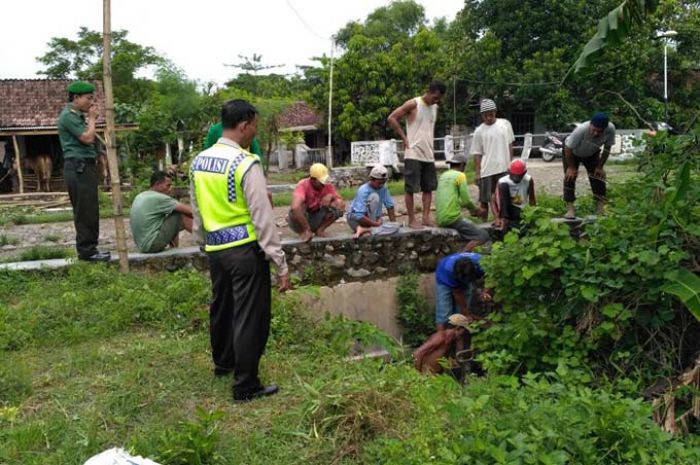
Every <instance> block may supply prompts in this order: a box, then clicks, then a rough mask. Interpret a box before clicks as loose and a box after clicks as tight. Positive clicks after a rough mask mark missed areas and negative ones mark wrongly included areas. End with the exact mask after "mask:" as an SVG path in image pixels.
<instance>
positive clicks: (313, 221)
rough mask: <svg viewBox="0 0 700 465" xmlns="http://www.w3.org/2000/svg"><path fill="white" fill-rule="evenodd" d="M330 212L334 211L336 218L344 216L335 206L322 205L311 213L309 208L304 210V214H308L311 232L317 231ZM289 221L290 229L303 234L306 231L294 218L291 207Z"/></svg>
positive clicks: (288, 214)
mask: <svg viewBox="0 0 700 465" xmlns="http://www.w3.org/2000/svg"><path fill="white" fill-rule="evenodd" d="M329 213H332V214H333V216H334V217H335V219H336V220H337V219H338V218H340V217H341V216H343V212H342V211H340V210H338V209H337V208H333V207H321V208H319V209H318V210H317V211H315V212H313V213H311V212H310V211H308V210H304V214H305V215H306V221H307V222H308V223H309V227H310V228H311V232H316V231H317V230H318V227H319V226H321V223H323V220H324V218H325V217H326V216H328V214H329ZM287 223H288V224H289V229H291V230H292V231H294V232H295V233H297V234H301V233H303V232H304V231H303V230H302V229H301V225H300V224H299V223H297V222H296V220H294V217H293V216H292V209H291V208H290V209H289V213H287Z"/></svg>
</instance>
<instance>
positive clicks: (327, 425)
mask: <svg viewBox="0 0 700 465" xmlns="http://www.w3.org/2000/svg"><path fill="white" fill-rule="evenodd" d="M208 287H209V283H208V281H207V279H206V277H205V276H204V275H202V274H199V273H196V272H193V271H179V272H175V273H165V274H162V273H157V274H140V273H133V274H129V275H122V274H120V273H118V271H117V270H116V269H115V268H113V267H106V266H104V265H89V264H80V263H79V264H77V265H75V266H74V267H72V268H70V269H68V270H65V271H61V272H55V273H33V274H20V273H1V274H0V302H2V303H0V350H1V351H2V362H1V363H0V425H1V426H2V427H1V428H0V443H1V444H2V447H0V463H7V464H12V465H14V464H22V465H34V464H37V465H39V464H42V465H43V464H45V463H61V464H75V465H79V464H82V463H83V462H84V461H85V460H86V459H87V458H88V457H90V456H91V455H93V454H95V453H97V452H99V451H101V450H104V449H106V448H108V447H112V446H114V445H122V446H124V447H126V448H127V449H129V450H131V451H132V452H134V453H137V454H141V455H145V456H148V457H150V458H152V459H154V460H157V461H159V462H160V463H163V464H168V465H170V464H191V463H201V464H225V463H251V464H255V463H261V464H262V463H278V464H297V463H318V464H326V463H332V462H334V461H335V462H336V463H345V464H353V463H358V464H359V463H389V464H394V463H395V464H412V463H415V464H423V463H430V462H434V463H464V462H468V463H498V462H499V461H500V462H502V463H557V464H558V463H561V464H563V463H581V464H595V463H601V462H600V461H599V460H600V459H601V457H604V458H605V461H604V463H610V464H618V463H619V464H633V463H634V464H636V463H674V464H693V463H697V460H698V459H700V449H699V448H698V447H697V442H693V441H694V440H679V439H673V438H671V436H669V435H667V434H665V433H662V432H661V431H660V430H659V429H658V427H657V426H656V425H654V423H653V422H652V421H651V419H650V407H649V405H648V404H646V403H644V402H642V401H640V400H633V399H629V398H626V397H624V396H623V395H622V394H620V393H619V392H618V391H616V390H615V389H614V388H612V387H597V388H586V387H583V386H581V385H579V384H577V382H576V380H573V381H572V380H571V379H569V378H568V376H566V375H565V374H564V373H562V372H558V373H556V374H555V373H551V374H546V375H534V374H532V375H527V376H525V377H524V378H523V379H522V380H519V379H518V378H516V377H512V376H492V377H487V378H484V379H474V380H472V381H470V384H469V385H467V386H464V387H462V386H460V385H459V384H457V383H456V382H455V381H454V380H453V379H452V378H450V377H447V376H437V377H425V376H423V375H420V374H418V373H417V372H416V371H415V370H414V369H413V367H412V366H411V364H410V362H409V361H408V360H407V358H406V357H405V356H403V355H402V353H401V351H400V350H398V349H399V348H397V347H395V346H394V345H393V344H392V343H391V341H390V340H389V338H388V337H386V336H385V335H383V334H381V333H380V332H379V331H377V330H376V329H373V328H372V327H371V326H368V325H366V324H363V323H358V322H352V321H347V320H342V319H340V320H339V319H330V318H327V319H324V320H322V321H319V322H313V321H311V320H309V319H308V318H307V317H305V316H304V314H303V311H302V310H301V305H300V303H299V302H300V301H299V299H298V295H295V294H298V293H299V292H304V291H303V290H298V291H295V292H294V293H291V294H287V295H284V296H279V295H275V296H274V299H273V301H274V303H273V305H274V309H273V321H272V334H271V339H270V343H269V346H268V351H267V354H266V355H265V357H264V358H263V364H262V376H263V378H264V379H265V380H270V381H275V382H277V383H279V384H280V386H281V391H280V393H279V394H278V395H276V396H273V397H271V398H269V399H266V400H264V401H258V402H253V403H251V404H248V405H245V406H237V405H234V404H233V403H232V402H231V401H230V395H231V391H230V380H228V379H216V378H214V377H213V375H212V373H211V361H210V358H209V357H210V356H209V351H208V349H209V342H208V334H207V302H208V298H209V289H208ZM377 343H380V344H382V345H384V346H385V347H388V348H389V349H390V351H391V352H392V354H393V362H392V363H390V364H384V363H383V362H381V361H379V360H370V359H368V360H364V361H358V362H352V363H348V362H347V361H345V360H344V357H345V356H347V355H349V354H352V353H353V352H352V350H353V348H354V347H356V346H357V345H358V344H360V345H366V346H371V345H374V344H377ZM47 354H50V356H47ZM652 458H653V461H652Z"/></svg>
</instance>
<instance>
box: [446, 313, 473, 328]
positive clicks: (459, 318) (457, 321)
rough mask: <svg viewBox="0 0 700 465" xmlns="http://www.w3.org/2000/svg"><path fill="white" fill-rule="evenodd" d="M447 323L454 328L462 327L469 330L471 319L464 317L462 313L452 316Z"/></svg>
mask: <svg viewBox="0 0 700 465" xmlns="http://www.w3.org/2000/svg"><path fill="white" fill-rule="evenodd" d="M447 321H448V323H450V324H451V325H452V326H461V327H462V328H464V329H469V322H470V320H469V318H467V317H466V316H464V315H462V314H461V313H454V314H452V315H450V318H449V319H448V320H447Z"/></svg>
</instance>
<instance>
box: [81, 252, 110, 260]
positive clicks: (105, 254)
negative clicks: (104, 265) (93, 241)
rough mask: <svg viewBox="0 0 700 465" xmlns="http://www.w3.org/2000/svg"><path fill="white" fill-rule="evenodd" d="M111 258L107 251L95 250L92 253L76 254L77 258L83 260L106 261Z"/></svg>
mask: <svg viewBox="0 0 700 465" xmlns="http://www.w3.org/2000/svg"><path fill="white" fill-rule="evenodd" d="M111 258H112V254H110V253H109V252H95V253H94V254H92V255H87V256H78V260H84V261H86V262H108V261H110V259H111Z"/></svg>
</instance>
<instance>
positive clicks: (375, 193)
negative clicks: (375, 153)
mask: <svg viewBox="0 0 700 465" xmlns="http://www.w3.org/2000/svg"><path fill="white" fill-rule="evenodd" d="M387 176H388V172H387V169H386V167H384V165H381V164H377V165H374V166H373V167H372V170H371V171H370V172H369V181H368V182H366V183H364V184H363V185H361V186H360V188H359V189H357V194H355V198H354V199H353V201H352V203H351V204H350V206H349V207H348V211H347V219H348V226H350V229H352V230H353V232H354V233H356V234H357V237H359V236H361V235H362V234H367V233H371V232H372V229H371V228H378V227H380V226H381V225H382V208H383V207H386V210H387V213H388V215H389V221H396V214H395V213H394V199H392V198H391V194H390V193H389V189H387V188H386V185H385V184H386V180H387ZM360 228H361V229H360ZM358 229H359V231H358Z"/></svg>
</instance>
